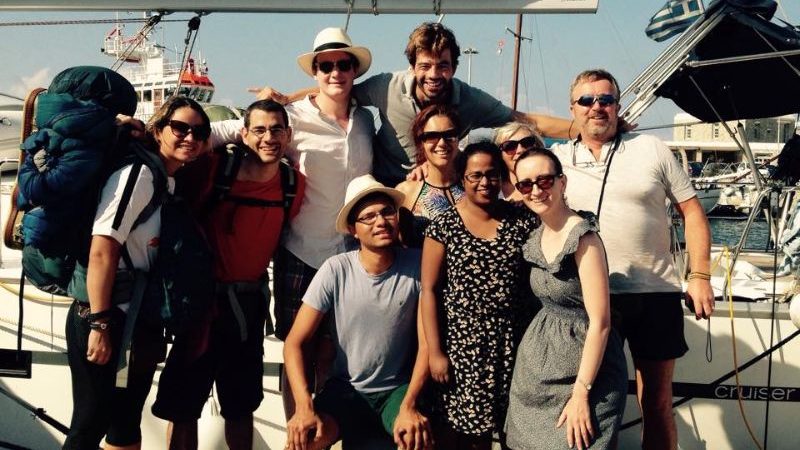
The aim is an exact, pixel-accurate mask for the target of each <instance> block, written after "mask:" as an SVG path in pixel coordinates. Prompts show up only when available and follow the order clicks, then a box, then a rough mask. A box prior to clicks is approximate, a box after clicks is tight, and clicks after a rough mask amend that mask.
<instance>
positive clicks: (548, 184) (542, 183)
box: [514, 174, 562, 194]
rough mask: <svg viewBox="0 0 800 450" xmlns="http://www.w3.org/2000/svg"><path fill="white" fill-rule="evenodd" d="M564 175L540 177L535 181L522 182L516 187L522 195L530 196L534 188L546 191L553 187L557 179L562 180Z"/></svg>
mask: <svg viewBox="0 0 800 450" xmlns="http://www.w3.org/2000/svg"><path fill="white" fill-rule="evenodd" d="M561 177H562V175H561V174H558V175H539V176H538V177H536V179H535V180H520V181H518V182H517V183H516V184H515V185H514V187H515V188H517V190H518V191H519V193H520V194H530V193H531V191H533V187H534V186H539V189H541V190H543V191H546V190H548V189H550V188H552V187H553V185H554V184H555V182H556V178H561Z"/></svg>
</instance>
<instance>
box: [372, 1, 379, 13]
mask: <svg viewBox="0 0 800 450" xmlns="http://www.w3.org/2000/svg"><path fill="white" fill-rule="evenodd" d="M378 14H379V13H378V0H372V15H373V16H377V15H378Z"/></svg>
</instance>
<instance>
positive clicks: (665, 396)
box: [553, 69, 714, 449]
mask: <svg viewBox="0 0 800 450" xmlns="http://www.w3.org/2000/svg"><path fill="white" fill-rule="evenodd" d="M570 92H571V98H570V111H571V113H572V117H573V119H574V125H575V127H576V128H577V130H578V131H579V133H580V134H579V135H578V137H577V138H576V139H574V140H573V141H571V142H569V143H566V144H557V145H555V146H554V148H553V151H554V153H555V154H556V155H558V157H559V159H560V160H561V163H562V164H563V166H564V173H565V174H566V175H567V177H568V178H569V180H570V183H569V184H568V186H567V192H566V194H567V196H568V197H569V203H570V207H572V208H573V209H576V210H586V211H593V212H595V213H596V214H597V215H598V219H599V223H600V236H601V237H602V238H603V243H604V244H605V247H606V252H607V254H608V262H609V276H610V288H611V306H612V309H613V311H614V312H615V315H618V316H615V319H616V320H615V326H616V327H617V329H618V331H619V332H620V333H621V334H622V336H623V338H624V339H627V340H628V344H629V347H630V349H631V354H632V357H633V362H634V367H635V369H636V384H637V394H638V395H637V396H638V400H639V405H640V409H641V413H642V427H643V430H642V447H643V448H645V449H655V448H664V449H675V448H676V447H677V431H676V429H675V420H674V418H673V415H672V374H673V370H674V367H675V358H678V357H680V356H683V354H685V353H686V351H687V350H688V347H687V345H686V341H685V339H684V335H683V309H682V308H681V303H680V299H681V284H680V281H679V280H678V278H677V277H676V276H675V268H674V267H673V263H672V255H671V253H670V230H669V226H670V220H671V218H670V217H669V215H668V213H667V209H666V207H665V205H666V201H667V200H669V201H670V202H671V203H672V205H673V206H674V207H675V209H676V210H677V211H678V212H679V213H680V214H681V216H682V217H683V220H684V224H685V230H686V232H685V235H686V249H687V251H688V252H689V256H690V266H691V273H690V274H689V277H688V279H689V281H688V288H687V291H686V293H685V297H686V304H687V306H688V307H689V308H690V309H691V310H692V311H694V313H695V317H696V318H697V320H700V319H701V318H705V319H708V318H709V317H710V316H711V313H712V312H713V310H714V293H713V291H712V290H711V285H710V283H709V278H710V276H709V251H710V235H711V233H710V230H709V226H708V220H707V219H706V215H705V212H704V210H703V208H702V206H701V205H700V202H699V201H698V200H697V196H696V194H695V192H694V189H693V188H692V185H691V182H690V180H689V177H688V176H687V175H686V172H684V171H683V169H682V168H681V167H680V165H679V164H678V162H677V160H676V159H675V158H674V157H673V156H672V153H671V152H670V150H669V148H667V146H666V145H664V143H663V142H661V141H660V140H659V139H657V138H656V137H654V136H648V135H644V134H636V133H627V134H623V132H622V130H620V127H619V118H618V113H619V109H620V106H619V95H620V90H619V85H618V84H617V81H616V80H615V79H614V77H613V76H612V75H611V74H610V73H608V72H606V71H605V70H601V69H597V70H588V71H585V72H582V73H580V74H579V75H578V76H577V77H576V78H575V81H573V83H572V86H571V89H570ZM617 320H618V321H617Z"/></svg>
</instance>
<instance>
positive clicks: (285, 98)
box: [256, 86, 319, 105]
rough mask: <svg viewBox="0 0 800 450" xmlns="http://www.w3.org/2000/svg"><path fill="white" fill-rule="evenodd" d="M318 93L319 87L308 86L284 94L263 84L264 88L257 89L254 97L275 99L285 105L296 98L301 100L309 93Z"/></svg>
mask: <svg viewBox="0 0 800 450" xmlns="http://www.w3.org/2000/svg"><path fill="white" fill-rule="evenodd" d="M318 93H319V87H308V88H303V89H300V90H297V91H294V92H292V93H291V94H288V95H285V94H282V93H280V92H278V91H277V90H275V89H274V88H272V87H270V86H264V88H263V89H261V90H260V91H258V94H256V99H258V100H275V101H276V102H278V103H280V104H282V105H285V104H287V103H292V102H296V101H298V100H302V99H303V98H305V97H306V96H307V95H309V94H318Z"/></svg>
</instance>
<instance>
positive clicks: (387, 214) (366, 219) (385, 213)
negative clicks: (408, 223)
mask: <svg viewBox="0 0 800 450" xmlns="http://www.w3.org/2000/svg"><path fill="white" fill-rule="evenodd" d="M396 215H397V208H395V207H394V206H391V205H390V206H386V207H385V208H383V209H382V210H380V211H378V212H371V213H367V214H364V215H363V216H361V217H359V218H357V219H356V222H361V223H363V224H364V225H372V224H374V223H375V222H376V221H377V220H378V216H381V217H383V218H384V219H386V220H389V219H394V218H395V216H396Z"/></svg>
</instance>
